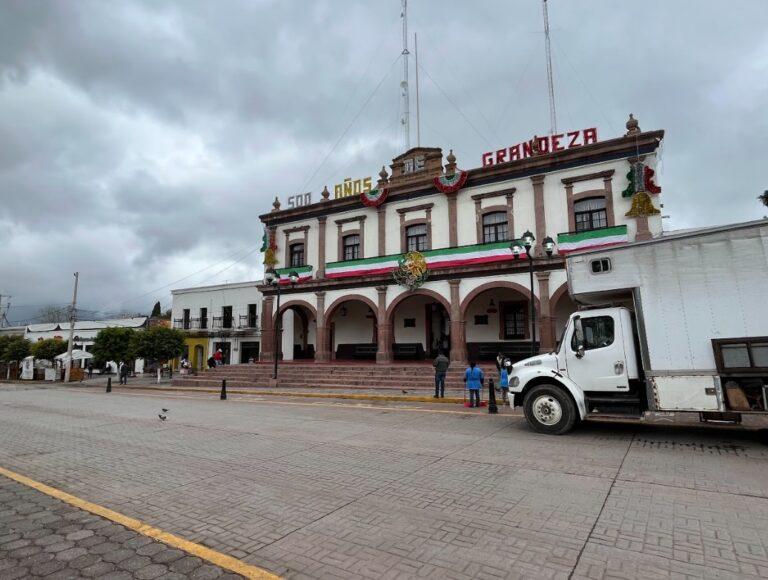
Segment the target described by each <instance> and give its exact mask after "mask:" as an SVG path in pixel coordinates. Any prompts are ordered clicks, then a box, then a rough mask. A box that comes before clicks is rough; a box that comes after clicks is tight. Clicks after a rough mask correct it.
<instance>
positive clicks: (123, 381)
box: [120, 362, 128, 385]
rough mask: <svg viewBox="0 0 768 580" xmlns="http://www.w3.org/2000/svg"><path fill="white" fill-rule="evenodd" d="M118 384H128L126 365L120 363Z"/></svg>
mask: <svg viewBox="0 0 768 580" xmlns="http://www.w3.org/2000/svg"><path fill="white" fill-rule="evenodd" d="M120 384H121V385H127V384H128V365H127V364H125V363H124V362H121V363H120Z"/></svg>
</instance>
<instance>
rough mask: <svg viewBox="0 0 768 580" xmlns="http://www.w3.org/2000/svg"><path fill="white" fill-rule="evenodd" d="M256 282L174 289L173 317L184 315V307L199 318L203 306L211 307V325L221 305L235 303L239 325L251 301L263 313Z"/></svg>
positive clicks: (246, 313) (258, 312) (234, 320)
mask: <svg viewBox="0 0 768 580" xmlns="http://www.w3.org/2000/svg"><path fill="white" fill-rule="evenodd" d="M256 284H257V282H243V283H237V284H220V285H217V286H201V287H200V288H192V289H188V290H187V289H185V290H174V291H173V293H172V294H173V306H172V315H171V317H172V319H173V320H179V319H181V318H183V314H184V309H185V308H189V310H190V313H189V316H190V318H199V317H200V309H201V308H207V309H208V328H209V329H210V328H211V327H212V323H213V317H219V316H221V314H222V307H224V306H232V317H233V324H234V325H235V326H237V324H238V323H239V321H240V316H241V315H243V316H247V315H248V305H249V304H255V305H256V315H257V316H261V298H262V297H261V292H259V291H258V290H257V289H256Z"/></svg>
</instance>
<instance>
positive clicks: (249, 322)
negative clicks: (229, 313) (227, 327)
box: [237, 314, 259, 328]
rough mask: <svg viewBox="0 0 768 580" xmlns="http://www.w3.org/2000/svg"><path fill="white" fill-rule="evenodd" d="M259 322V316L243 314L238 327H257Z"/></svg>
mask: <svg viewBox="0 0 768 580" xmlns="http://www.w3.org/2000/svg"><path fill="white" fill-rule="evenodd" d="M258 324H259V317H258V316H250V315H248V314H241V315H240V321H239V323H238V325H237V327H238V328H257V327H258Z"/></svg>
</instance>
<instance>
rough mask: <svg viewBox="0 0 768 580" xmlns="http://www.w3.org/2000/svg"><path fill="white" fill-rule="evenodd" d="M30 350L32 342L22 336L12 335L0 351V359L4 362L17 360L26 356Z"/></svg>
mask: <svg viewBox="0 0 768 580" xmlns="http://www.w3.org/2000/svg"><path fill="white" fill-rule="evenodd" d="M31 350H32V343H31V342H29V341H28V340H27V339H26V338H24V337H23V336H12V337H10V340H8V341H7V342H6V344H5V348H4V349H3V351H2V352H1V353H0V359H2V360H4V361H5V362H18V361H20V360H23V359H25V358H27V357H28V356H29V355H30V353H31Z"/></svg>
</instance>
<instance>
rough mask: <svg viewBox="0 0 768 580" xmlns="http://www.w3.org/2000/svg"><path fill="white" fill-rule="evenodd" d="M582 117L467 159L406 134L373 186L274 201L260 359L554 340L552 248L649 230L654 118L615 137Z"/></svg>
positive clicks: (509, 348)
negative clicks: (272, 278) (286, 204)
mask: <svg viewBox="0 0 768 580" xmlns="http://www.w3.org/2000/svg"><path fill="white" fill-rule="evenodd" d="M587 131H594V133H592V134H591V137H592V138H591V139H590V138H584V139H583V140H582V142H581V143H575V142H574V141H575V139H574V138H573V137H572V135H575V134H576V133H580V132H575V133H573V134H564V135H559V136H557V135H556V136H552V137H547V138H534V139H531V140H530V141H528V142H526V143H522V144H520V145H517V146H514V147H509V148H505V149H501V150H499V151H497V152H493V153H486V154H485V155H483V158H482V163H483V165H482V166H481V167H477V168H475V169H469V170H466V171H464V170H461V169H459V167H458V164H457V160H456V158H455V156H454V155H453V153H452V152H450V153H449V154H448V155H447V156H446V158H445V160H444V159H443V153H442V151H441V150H440V149H438V148H425V147H421V148H414V149H411V150H409V151H407V152H405V153H404V154H402V155H400V156H398V157H396V158H395V159H394V160H393V161H392V163H391V165H390V166H389V170H387V169H386V168H382V170H381V172H380V173H379V180H378V183H376V184H375V185H374V186H373V187H374V188H373V189H371V190H370V191H362V192H361V193H360V194H359V195H355V194H353V195H350V196H346V197H344V196H342V197H338V198H335V199H332V198H331V195H330V193H329V192H328V189H327V188H325V190H324V191H323V194H322V199H321V200H320V201H319V202H317V203H314V204H311V205H307V206H302V207H296V208H291V209H281V208H280V202H279V201H278V200H277V199H276V200H275V203H274V206H273V210H272V211H271V212H269V213H267V214H264V215H262V216H260V217H261V221H262V222H263V224H264V226H265V228H266V231H267V233H268V242H269V250H268V251H267V259H265V264H266V265H267V266H270V265H271V264H274V267H275V269H276V271H277V273H278V274H279V275H280V277H281V285H280V289H281V292H280V294H281V296H280V298H281V302H280V307H279V311H278V306H277V296H276V290H275V288H274V287H270V286H264V285H262V286H260V287H259V289H260V290H261V292H262V293H263V306H262V320H261V336H262V345H261V360H264V361H266V360H272V359H273V357H274V356H275V352H274V351H275V348H274V347H273V344H277V345H278V349H277V350H279V351H280V352H278V354H277V356H280V357H282V358H283V359H292V358H293V359H295V358H306V359H314V360H315V361H317V362H327V361H331V360H342V359H348V360H349V359H351V360H365V359H368V360H375V361H376V362H378V363H390V362H392V361H395V360H406V359H416V360H418V359H424V358H430V357H433V356H435V354H436V353H437V351H438V350H443V351H446V352H447V353H448V354H449V356H450V358H451V360H453V361H455V362H465V361H467V360H468V359H475V360H483V359H493V358H495V356H496V354H497V353H498V352H500V351H501V352H504V353H505V354H506V355H508V356H510V357H512V358H514V359H520V358H524V357H525V356H529V355H530V353H531V349H532V346H533V348H535V349H536V350H537V351H538V350H550V349H552V348H554V347H555V345H556V342H557V337H558V336H559V335H560V333H561V331H562V329H563V325H564V324H565V321H566V320H567V318H568V315H569V314H570V313H572V312H573V311H574V310H575V309H576V306H575V304H573V302H572V301H571V299H570V298H569V295H568V290H567V284H566V275H565V271H564V260H563V255H565V254H566V253H568V252H572V251H576V250H578V249H579V248H584V247H599V246H601V245H606V246H607V245H613V244H618V243H623V242H627V241H632V240H635V239H648V238H650V237H654V236H657V235H659V234H660V233H661V231H662V222H661V215H660V209H659V208H660V207H661V205H660V203H659V195H658V194H659V193H660V191H661V190H660V188H659V187H658V186H657V184H656V183H655V181H654V170H655V168H656V163H657V152H658V148H659V145H660V144H661V141H662V139H663V136H664V133H663V131H648V132H643V131H641V130H640V128H639V126H638V124H637V120H635V119H633V118H632V117H631V116H630V120H629V121H628V122H627V133H626V134H625V135H624V136H621V137H619V138H615V139H610V140H607V141H597V133H596V130H587ZM587 131H584V132H583V133H584V134H586V133H587ZM569 140H570V141H571V143H570V145H571V146H570V147H568V146H567V145H568V144H569V143H568V141H569ZM510 159H511V161H510ZM526 231H530V232H531V233H532V234H533V236H534V237H535V240H536V241H535V242H534V245H533V247H532V250H531V255H532V256H533V270H534V276H533V292H532V293H531V282H530V272H529V263H528V259H527V256H526V254H525V251H523V252H522V254H521V255H520V256H519V257H518V258H516V257H515V255H514V253H513V251H512V249H511V247H510V246H511V244H512V243H513V242H514V241H515V240H518V239H519V238H521V237H522V236H523V233H524V232H526ZM547 237H551V238H553V239H554V240H555V241H556V246H555V250H554V252H553V253H552V255H551V256H549V255H548V254H547V253H546V252H545V251H544V250H543V247H542V242H543V241H544V240H545V238H547ZM289 272H296V274H298V276H299V281H298V283H296V284H290V283H289V282H288V280H287V275H288V273H289ZM531 299H532V300H533V318H535V322H534V321H533V320H532V316H531V302H530V301H531ZM276 316H279V317H281V321H282V324H281V326H282V329H281V334H282V336H281V337H280V339H279V340H278V341H277V342H275V341H274V331H275V317H276ZM532 343H533V345H532Z"/></svg>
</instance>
